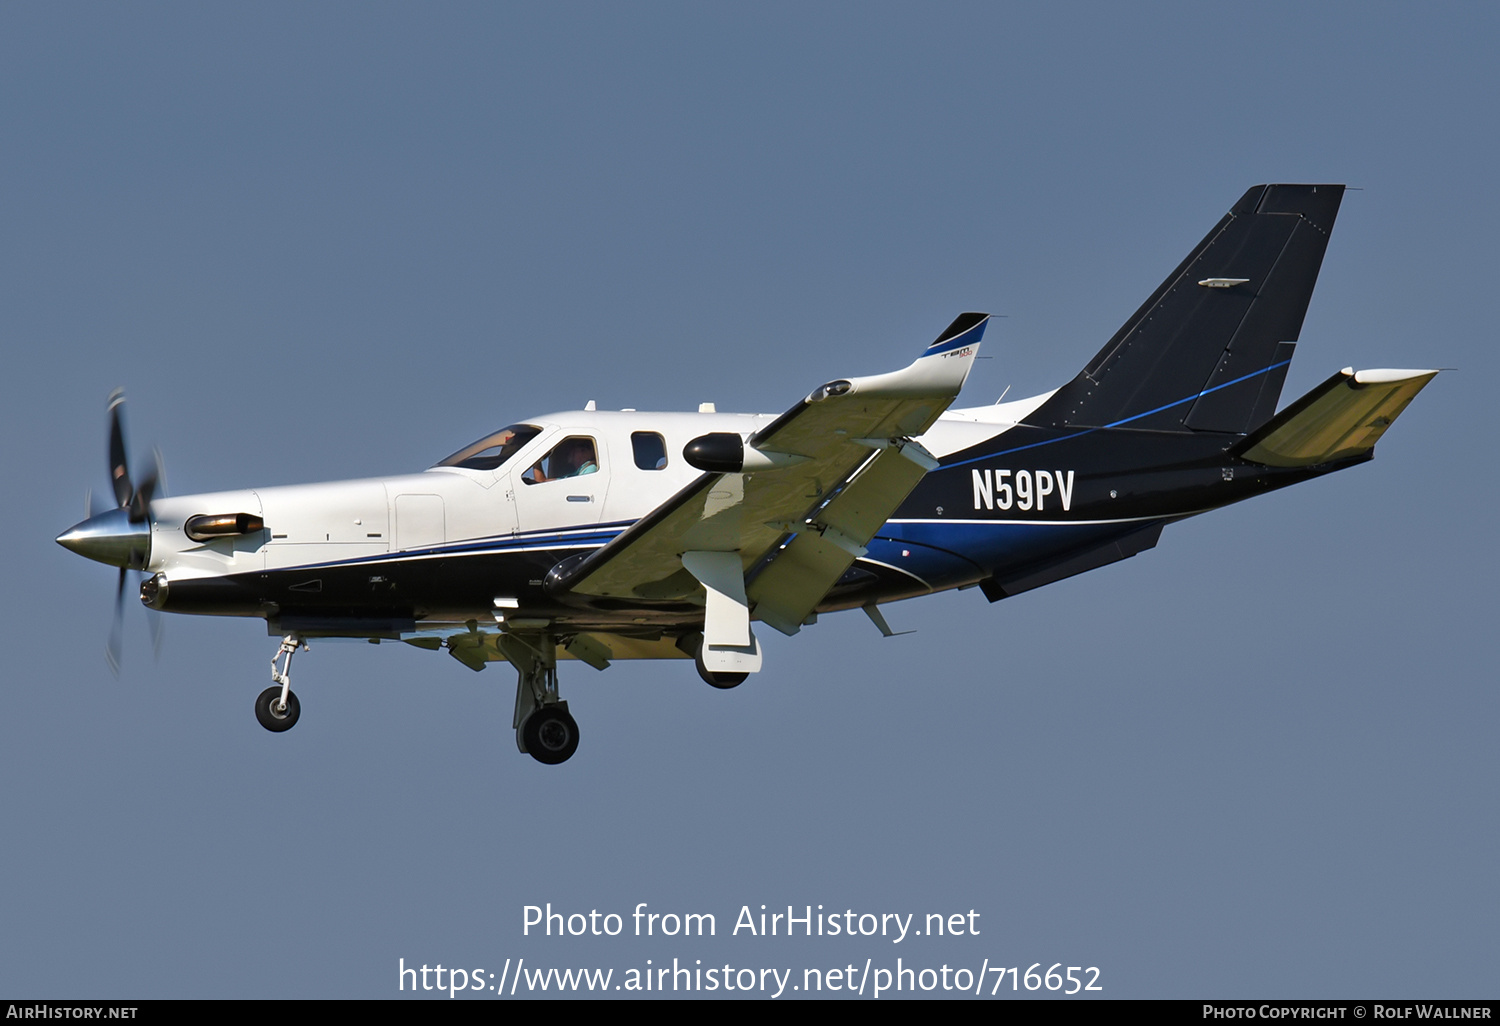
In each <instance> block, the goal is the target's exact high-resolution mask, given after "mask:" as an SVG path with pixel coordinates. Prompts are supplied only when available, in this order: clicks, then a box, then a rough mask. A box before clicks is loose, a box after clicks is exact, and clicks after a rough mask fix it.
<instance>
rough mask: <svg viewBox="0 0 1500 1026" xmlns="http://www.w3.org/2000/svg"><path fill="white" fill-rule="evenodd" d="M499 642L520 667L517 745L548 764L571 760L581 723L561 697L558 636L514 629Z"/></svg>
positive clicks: (513, 720)
mask: <svg viewBox="0 0 1500 1026" xmlns="http://www.w3.org/2000/svg"><path fill="white" fill-rule="evenodd" d="M497 644H498V645H499V647H500V649H501V652H502V653H503V654H504V656H505V658H506V659H507V660H509V661H510V664H511V665H512V666H514V667H515V668H516V708H515V714H514V715H513V716H512V718H511V726H512V727H514V728H515V731H516V747H517V748H518V749H520V750H521V751H523V752H525V753H526V754H527V755H529V756H531V757H532V758H533V759H535V760H536V761H537V762H540V763H545V764H546V765H548V766H555V765H557V764H558V763H560V762H567V761H568V759H570V758H572V756H573V753H574V752H576V751H577V750H578V723H577V722H576V721H575V720H574V719H573V717H572V716H570V715H569V714H568V703H567V702H564V701H562V700H561V699H559V698H558V697H557V639H556V638H554V637H553V636H552V635H551V634H546V633H538V634H532V633H530V632H525V633H522V632H519V631H510V632H506V633H505V634H502V635H500V638H499V640H498V642H497Z"/></svg>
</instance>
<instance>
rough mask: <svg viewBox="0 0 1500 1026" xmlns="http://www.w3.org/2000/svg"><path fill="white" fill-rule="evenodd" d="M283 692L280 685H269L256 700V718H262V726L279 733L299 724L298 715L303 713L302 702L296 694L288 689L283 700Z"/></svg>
mask: <svg viewBox="0 0 1500 1026" xmlns="http://www.w3.org/2000/svg"><path fill="white" fill-rule="evenodd" d="M281 692H282V688H281V687H280V686H273V687H269V688H266V690H264V691H262V692H261V693H260V697H259V698H257V699H256V700H255V718H256V719H257V720H260V725H261V726H262V727H265V728H266V729H267V730H270V731H274V732H275V733H277V734H279V733H281V732H282V731H283V730H291V729H292V728H293V727H294V726H296V725H297V717H299V716H301V715H302V703H301V702H299V701H297V696H296V694H294V693H293V692H292V691H290V690H288V691H287V692H286V699H285V701H283V700H282V697H281Z"/></svg>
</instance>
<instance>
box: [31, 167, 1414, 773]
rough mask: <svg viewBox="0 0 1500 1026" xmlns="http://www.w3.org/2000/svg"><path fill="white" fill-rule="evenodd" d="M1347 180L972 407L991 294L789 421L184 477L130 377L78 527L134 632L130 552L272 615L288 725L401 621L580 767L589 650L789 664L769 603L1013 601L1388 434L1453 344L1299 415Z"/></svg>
mask: <svg viewBox="0 0 1500 1026" xmlns="http://www.w3.org/2000/svg"><path fill="white" fill-rule="evenodd" d="M1343 192H1344V187H1343V186H1341V185H1258V186H1255V187H1254V188H1252V189H1250V190H1249V191H1248V192H1246V193H1245V194H1244V196H1243V197H1241V198H1240V200H1239V201H1238V202H1236V203H1235V204H1234V206H1233V207H1232V208H1231V209H1230V211H1229V212H1228V213H1227V214H1225V215H1224V217H1223V218H1222V219H1221V220H1220V221H1219V222H1218V224H1216V225H1215V226H1214V227H1213V229H1212V230H1211V231H1210V232H1209V233H1208V234H1207V236H1205V237H1204V239H1203V241H1202V242H1200V243H1199V244H1198V245H1197V246H1196V247H1195V248H1194V249H1193V250H1192V252H1190V253H1189V254H1188V256H1187V257H1186V258H1185V259H1184V260H1183V261H1182V263H1181V264H1180V265H1178V267H1177V268H1176V269H1175V270H1174V271H1172V273H1171V274H1170V275H1168V276H1167V278H1166V280H1165V281H1163V282H1162V284H1161V285H1160V287H1158V288H1157V289H1156V291H1155V292H1153V293H1152V294H1151V296H1150V297H1149V298H1147V299H1146V301H1145V302H1144V303H1143V304H1142V305H1141V307H1140V309H1139V310H1137V311H1136V312H1135V314H1134V315H1133V316H1131V317H1130V319H1129V320H1127V321H1126V322H1125V323H1124V325H1123V326H1122V327H1121V328H1120V330H1119V331H1117V332H1116V333H1115V335H1114V336H1113V337H1112V338H1111V339H1110V340H1109V341H1108V342H1107V343H1106V344H1105V345H1104V347H1103V348H1102V349H1100V350H1099V352H1098V354H1097V355H1095V356H1094V358H1093V359H1092V360H1090V361H1089V363H1088V364H1087V365H1086V366H1085V367H1084V368H1083V370H1082V371H1080V372H1079V373H1078V374H1077V376H1075V377H1074V378H1073V379H1072V380H1071V381H1069V382H1067V383H1066V384H1064V385H1063V386H1062V387H1060V388H1057V389H1055V390H1053V391H1051V392H1047V393H1044V394H1042V395H1037V396H1033V397H1031V398H1026V399H1018V400H1014V401H1011V402H1003V401H1001V402H997V403H996V404H994V405H987V406H976V407H967V408H952V404H953V402H954V401H955V400H956V399H957V397H958V394H959V390H960V389H961V387H962V386H963V384H964V381H965V379H966V378H967V377H968V374H969V371H970V370H971V368H972V367H973V365H974V360H975V357H976V354H977V353H978V350H979V346H980V341H981V339H982V337H983V334H984V330H985V326H986V323H987V321H988V319H989V318H988V315H987V314H983V313H963V314H960V315H959V316H958V317H957V318H956V319H955V320H954V321H953V322H952V323H951V324H950V325H949V326H948V327H947V328H946V329H944V330H943V331H942V333H941V334H939V335H938V337H937V338H936V340H934V341H933V342H932V343H931V344H930V345H928V346H926V347H925V348H924V349H923V350H922V351H921V353H920V355H919V356H918V357H917V359H916V360H915V361H914V362H913V363H911V364H910V365H909V366H907V367H905V368H904V369H900V370H895V371H889V372H887V373H882V374H875V375H871V376H865V377H849V378H841V379H838V380H834V381H829V382H827V383H826V384H822V385H819V386H818V387H817V388H815V389H813V391H812V392H811V393H809V394H808V395H807V396H806V397H805V398H803V399H801V400H799V401H797V402H796V403H795V404H793V405H792V406H791V408H789V409H788V410H786V412H784V413H782V414H780V415H779V416H778V415H770V414H734V413H719V412H717V411H716V410H715V409H714V408H713V406H712V404H703V405H702V406H700V408H699V410H698V412H696V413H690V412H688V413H643V412H637V411H634V410H624V411H620V412H608V411H602V410H598V409H596V408H595V406H594V404H593V403H592V402H590V403H589V404H588V407H587V408H586V409H585V410H582V411H572V412H566V413H555V414H549V415H546V416H541V417H534V418H531V419H529V420H525V421H518V422H516V423H513V424H510V425H508V426H506V427H503V428H501V429H500V430H498V431H496V432H494V433H493V434H489V435H486V436H485V437H483V438H480V439H478V440H476V441H474V442H473V443H471V444H469V445H466V446H464V447H463V448H461V449H459V450H458V451H456V452H454V453H453V454H452V455H450V456H448V457H446V458H445V459H442V460H440V461H438V462H437V463H436V464H435V465H434V466H432V467H430V468H428V469H427V470H425V471H422V472H421V473H414V474H405V475H401V476H396V477H387V478H375V479H368V480H355V481H337V482H331V483H322V484H306V485H292V486H283V487H275V488H256V489H245V490H240V491H229V492H219V493H215V494H206V495H182V496H172V497H167V496H165V495H158V494H157V492H158V491H160V490H161V489H160V487H159V485H160V479H161V475H160V470H159V465H158V468H157V469H154V470H152V471H150V472H148V473H147V474H146V475H145V476H144V477H143V478H142V479H141V480H140V481H139V483H137V482H136V480H135V479H134V478H133V477H132V476H131V472H130V468H129V466H128V464H127V461H126V457H125V443H124V432H123V426H122V417H121V413H122V400H121V398H120V397H119V396H118V395H116V396H114V397H112V398H111V402H110V406H109V413H108V417H109V467H110V478H111V483H112V487H113V492H114V497H115V501H116V503H117V507H116V508H114V509H111V510H108V511H106V512H104V513H100V514H98V515H92V516H90V517H88V519H86V520H84V521H83V522H81V523H79V524H77V525H75V526H74V527H72V528H70V529H69V530H68V531H66V532H64V533H63V534H62V535H60V536H59V537H58V538H57V541H58V542H59V543H60V544H62V545H63V546H65V547H66V548H68V549H70V550H72V551H74V552H77V553H79V554H80V555H83V556H86V557H88V558H90V559H94V560H97V561H99V562H101V563H106V564H109V565H111V566H116V567H119V568H120V583H119V591H117V595H116V626H117V629H116V633H115V635H114V636H112V638H113V637H115V636H117V633H118V620H119V610H120V600H121V596H122V593H123V589H124V584H125V575H126V573H127V572H128V571H130V570H136V571H143V572H144V573H146V574H149V575H150V576H149V577H147V578H146V579H145V580H144V581H143V582H142V583H141V588H140V596H141V601H142V602H143V603H144V604H145V605H146V606H147V607H149V608H150V609H153V610H159V611H164V612H173V613H196V614H208V615H218V616H242V617H259V618H262V619H264V620H265V622H266V624H267V629H268V632H269V634H270V635H271V636H272V637H280V639H281V641H280V647H279V648H278V649H277V652H276V655H275V656H274V657H273V658H272V660H271V679H272V685H271V686H270V687H268V688H266V690H265V691H264V692H262V693H261V694H260V696H259V698H258V699H257V701H256V703H255V711H256V716H257V719H258V720H259V722H260V723H261V725H262V726H264V727H265V728H266V729H267V730H270V731H273V732H280V731H285V730H288V729H290V728H291V727H292V726H293V725H294V724H295V723H296V722H297V719H298V717H299V716H300V715H301V705H300V702H299V700H298V698H297V696H296V694H295V693H294V692H293V691H292V690H291V664H292V657H293V655H294V654H295V653H296V652H298V651H300V650H303V649H305V648H306V647H307V642H308V640H309V639H319V638H363V639H367V640H369V641H372V642H376V643H380V642H386V641H402V642H406V643H408V644H411V645H415V646H417V647H420V648H425V649H431V650H434V651H438V650H446V651H447V652H448V654H449V655H450V656H452V657H453V658H454V659H456V660H457V661H458V662H460V663H462V664H464V665H465V666H467V667H469V668H470V669H472V670H476V671H477V670H483V669H484V668H485V667H486V666H487V665H488V664H489V663H492V662H508V663H510V664H511V666H512V667H514V668H515V670H516V674H517V683H516V696H515V705H514V710H513V716H512V727H513V728H514V730H515V736H516V747H517V748H518V749H519V750H520V751H521V752H523V753H526V754H529V755H531V756H532V757H533V758H535V759H536V760H537V761H539V762H542V763H545V764H549V765H551V764H558V763H562V762H564V761H566V760H567V759H568V758H570V757H571V756H572V755H573V753H574V752H575V750H576V749H577V747H578V738H579V731H578V724H577V722H576V721H575V720H574V718H573V717H572V716H571V715H570V713H569V710H568V703H567V702H566V701H564V700H563V699H561V698H560V697H559V689H558V665H559V663H560V662H565V661H569V660H572V661H577V662H581V663H584V664H587V665H588V666H591V667H593V668H595V669H596V670H603V669H606V668H607V667H608V666H609V665H610V664H611V662H613V661H614V660H620V659H682V660H692V661H693V662H694V663H695V665H696V668H697V671H698V673H699V675H700V676H701V677H702V678H703V679H704V680H705V681H706V682H707V683H708V684H710V685H712V686H714V687H716V688H731V687H734V686H736V685H738V684H740V683H741V682H743V681H744V680H745V679H746V678H747V677H748V676H749V675H750V674H752V673H756V672H758V671H760V670H761V668H762V652H761V646H760V643H759V641H758V640H757V638H756V633H755V632H756V629H757V628H758V627H761V626H762V625H763V626H764V627H765V628H769V629H771V630H775V631H779V632H781V633H782V634H787V635H793V634H796V633H798V632H799V631H800V630H801V629H802V628H803V627H805V626H807V625H810V624H813V623H816V622H817V619H818V617H819V616H821V615H824V614H827V613H833V612H837V611H841V610H853V609H862V610H863V611H864V612H865V613H866V614H867V615H868V616H869V618H870V619H871V620H872V621H873V623H874V624H875V626H876V627H877V628H878V629H879V630H880V632H881V633H882V634H884V635H887V636H889V635H892V634H893V633H894V632H893V631H892V630H891V629H890V626H889V624H888V623H887V621H886V619H885V616H884V614H883V613H882V611H881V608H880V607H881V606H882V605H884V604H886V603H889V602H894V601H897V600H900V599H908V598H913V597H917V596H922V595H929V594H933V593H936V592H941V591H947V590H951V589H963V588H977V589H978V590H979V591H980V593H981V594H983V595H984V597H985V598H987V599H988V600H989V601H990V602H998V601H1000V600H1001V599H1005V598H1009V597H1012V596H1015V595H1018V594H1021V593H1023V592H1026V591H1029V590H1031V589H1034V588H1038V587H1041V586H1043V585H1046V584H1051V583H1053V582H1056V581H1060V580H1063V579H1064V578H1067V577H1071V576H1073V575H1075V574H1079V573H1083V572H1085V571H1088V570H1093V569H1096V568H1098V567H1102V566H1106V565H1108V564H1111V563H1115V562H1117V561H1119V560H1123V559H1127V558H1129V557H1131V556H1135V555H1137V554H1138V553H1141V552H1144V551H1146V550H1147V549H1150V548H1152V547H1154V546H1155V545H1156V543H1157V540H1158V538H1160V536H1161V532H1162V529H1163V528H1164V527H1165V526H1167V525H1168V524H1171V523H1174V522H1176V521H1178V520H1183V519H1185V518H1187V517H1191V516H1196V515H1198V514H1200V513H1204V512H1207V511H1209V510H1211V509H1216V508H1218V507H1220V506H1225V505H1228V504H1230V503H1233V502H1239V501H1240V500H1242V499H1247V498H1250V497H1252V496H1256V495H1261V494H1264V493H1266V492H1269V491H1272V490H1275V489H1278V488H1284V487H1286V486H1287V485H1291V484H1296V483H1298V482H1300V481H1305V480H1308V479H1310V478H1315V477H1320V476H1322V475H1324V474H1329V473H1332V472H1334V471H1338V470H1344V469H1346V468H1348V467H1352V466H1355V465H1357V464H1360V463H1363V462H1365V461H1367V460H1369V459H1371V458H1372V457H1373V453H1374V447H1375V443H1376V442H1377V441H1378V440H1379V439H1380V437H1381V436H1382V435H1383V434H1384V432H1385V430H1386V428H1387V427H1389V426H1390V424H1391V422H1392V421H1393V420H1395V418H1396V417H1397V416H1398V415H1399V414H1400V413H1401V412H1402V411H1403V410H1404V409H1405V408H1406V406H1407V405H1408V404H1409V403H1410V402H1411V401H1412V399H1413V398H1414V397H1415V396H1416V395H1417V393H1418V392H1420V391H1421V390H1422V388H1423V387H1424V386H1426V384H1427V383H1428V382H1429V381H1430V380H1431V379H1432V378H1433V377H1434V376H1435V375H1436V374H1437V371H1436V370H1383V369H1382V370H1359V371H1356V370H1354V369H1353V368H1345V369H1344V370H1341V371H1338V372H1337V373H1335V374H1333V375H1332V376H1331V377H1329V378H1328V379H1327V380H1325V381H1324V382H1323V383H1322V384H1320V385H1318V386H1317V387H1316V388H1314V389H1313V390H1312V391H1310V392H1309V393H1308V394H1307V395H1305V396H1303V397H1302V398H1300V399H1298V400H1296V401H1295V402H1293V403H1291V404H1290V405H1288V406H1287V407H1285V408H1284V409H1282V410H1281V411H1280V412H1279V413H1278V412H1277V411H1276V406H1277V403H1278V400H1279V397H1280V394H1281V388H1282V384H1283V382H1284V381H1285V379H1286V374H1287V367H1288V365H1289V363H1290V362H1291V359H1292V354H1293V351H1294V348H1295V344H1296V342H1297V339H1298V336H1299V334H1300V331H1301V327H1302V321H1303V317H1304V315H1305V313H1306V310H1307V305H1308V302H1309V300H1310V298H1311V296H1312V291H1313V287H1314V285H1315V284H1316V281H1317V276H1318V271H1319V269H1320V267H1321V265H1322V260H1323V255H1324V251H1325V249H1326V247H1327V244H1328V238H1329V232H1330V231H1331V229H1332V228H1333V224H1334V220H1335V218H1336V217H1337V215H1338V211H1339V205H1340V202H1341V200H1342V198H1343ZM1001 398H1002V400H1003V398H1004V397H1003V396H1002V397H1001ZM116 648H117V642H116V641H115V640H112V641H111V651H112V653H113V652H114V650H115V649H116ZM112 658H113V654H112Z"/></svg>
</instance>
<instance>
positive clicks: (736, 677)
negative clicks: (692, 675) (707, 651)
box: [693, 645, 750, 691]
mask: <svg viewBox="0 0 1500 1026" xmlns="http://www.w3.org/2000/svg"><path fill="white" fill-rule="evenodd" d="M693 665H694V666H696V667H698V676H700V677H702V678H703V679H704V680H705V681H707V682H708V683H709V684H710V685H712V686H713V687H716V688H719V689H720V690H721V691H728V690H729V689H730V688H737V687H739V686H740V685H741V684H743V683H745V678H746V677H748V676H750V675H749V674H748V673H715V672H714V671H713V670H710V669H709V668H708V667H706V666H704V665H703V646H702V645H699V646H698V654H697V655H695V656H694V657H693Z"/></svg>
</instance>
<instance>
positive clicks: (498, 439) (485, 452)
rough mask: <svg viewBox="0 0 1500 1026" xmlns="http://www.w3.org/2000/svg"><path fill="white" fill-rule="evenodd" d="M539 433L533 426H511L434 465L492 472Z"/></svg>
mask: <svg viewBox="0 0 1500 1026" xmlns="http://www.w3.org/2000/svg"><path fill="white" fill-rule="evenodd" d="M541 433H542V429H541V428H539V427H537V426H536V425H534V424H512V425H511V426H510V427H507V428H501V429H500V430H499V431H496V432H495V433H494V434H492V435H485V436H484V437H483V438H481V439H479V440H478V441H477V442H471V443H470V444H468V445H466V446H464V447H463V448H462V449H460V450H458V452H456V453H454V454H453V455H452V456H449V457H448V458H447V459H445V460H443V461H441V462H440V463H437V464H435V465H436V466H439V467H464V468H466V469H468V470H494V469H495V468H496V467H498V466H500V465H501V464H503V463H504V462H505V461H506V460H508V459H510V458H511V457H512V456H514V455H515V454H516V453H517V452H518V451H520V449H521V448H522V447H523V446H524V445H525V444H526V443H527V442H529V441H531V440H532V439H533V438H535V437H536V436H537V435H539V434H541Z"/></svg>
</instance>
